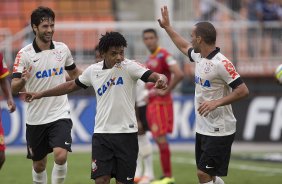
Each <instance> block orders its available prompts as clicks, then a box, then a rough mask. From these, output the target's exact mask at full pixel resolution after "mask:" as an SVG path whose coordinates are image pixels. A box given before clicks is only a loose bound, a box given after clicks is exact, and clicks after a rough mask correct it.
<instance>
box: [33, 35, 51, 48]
mask: <svg viewBox="0 0 282 184" xmlns="http://www.w3.org/2000/svg"><path fill="white" fill-rule="evenodd" d="M35 42H36V44H37V46H38V47H39V48H40V50H49V49H50V46H51V41H50V42H47V43H45V42H43V41H41V40H40V39H39V38H35Z"/></svg>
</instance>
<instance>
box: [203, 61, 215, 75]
mask: <svg viewBox="0 0 282 184" xmlns="http://www.w3.org/2000/svg"><path fill="white" fill-rule="evenodd" d="M204 65H205V66H204V72H205V74H207V73H210V72H211V70H212V67H213V64H212V63H211V62H206V63H205V64H204Z"/></svg>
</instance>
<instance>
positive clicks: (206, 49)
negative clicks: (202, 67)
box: [201, 45, 216, 58]
mask: <svg viewBox="0 0 282 184" xmlns="http://www.w3.org/2000/svg"><path fill="white" fill-rule="evenodd" d="M215 49H216V46H215V45H211V46H210V45H207V46H205V47H203V48H201V56H202V57H203V58H206V57H207V56H208V55H209V54H210V53H211V52H212V51H214V50H215Z"/></svg>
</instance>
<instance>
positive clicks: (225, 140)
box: [195, 133, 235, 176]
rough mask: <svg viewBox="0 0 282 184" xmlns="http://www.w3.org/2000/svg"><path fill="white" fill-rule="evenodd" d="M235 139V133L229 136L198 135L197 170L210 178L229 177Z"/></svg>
mask: <svg viewBox="0 0 282 184" xmlns="http://www.w3.org/2000/svg"><path fill="white" fill-rule="evenodd" d="M234 137H235V133H234V134H232V135H228V136H207V135H201V134H198V133H196V145H195V153H196V163H197V168H198V169H199V170H201V171H203V172H205V173H207V174H209V175H210V176H227V172H228V165H229V160H230V154H231V146H232V143H233V141H234Z"/></svg>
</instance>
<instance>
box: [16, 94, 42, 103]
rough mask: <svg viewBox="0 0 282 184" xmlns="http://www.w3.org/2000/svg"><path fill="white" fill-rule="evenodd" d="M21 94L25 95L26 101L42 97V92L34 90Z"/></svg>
mask: <svg viewBox="0 0 282 184" xmlns="http://www.w3.org/2000/svg"><path fill="white" fill-rule="evenodd" d="M19 94H22V95H24V101H25V102H28V103H30V102H32V101H33V100H36V99H40V98H42V94H41V93H34V92H20V93H19Z"/></svg>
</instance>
